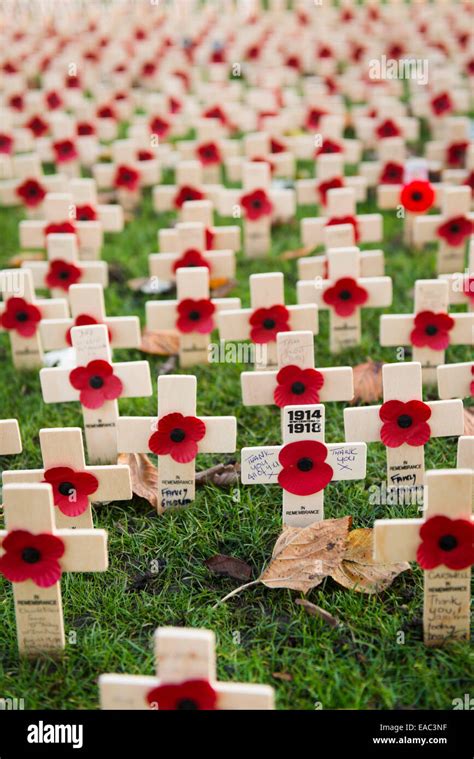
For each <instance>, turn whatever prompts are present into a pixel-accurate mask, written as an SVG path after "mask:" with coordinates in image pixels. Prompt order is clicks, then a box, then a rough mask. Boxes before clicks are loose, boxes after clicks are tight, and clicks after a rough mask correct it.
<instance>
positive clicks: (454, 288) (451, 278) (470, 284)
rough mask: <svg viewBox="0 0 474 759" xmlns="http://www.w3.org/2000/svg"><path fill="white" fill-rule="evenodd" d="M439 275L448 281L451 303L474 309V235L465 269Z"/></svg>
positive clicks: (470, 309)
mask: <svg viewBox="0 0 474 759" xmlns="http://www.w3.org/2000/svg"><path fill="white" fill-rule="evenodd" d="M439 277H440V279H445V280H446V281H447V283H448V297H449V303H450V305H456V306H464V305H466V306H467V310H468V311H474V237H471V241H470V243H469V253H468V264H467V267H466V268H465V269H464V271H463V272H462V273H461V271H459V272H456V273H454V274H440V275H439Z"/></svg>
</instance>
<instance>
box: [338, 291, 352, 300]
mask: <svg viewBox="0 0 474 759" xmlns="http://www.w3.org/2000/svg"><path fill="white" fill-rule="evenodd" d="M339 297H340V299H341V300H350V299H351V298H352V293H351V292H350V290H341V292H340V293H339Z"/></svg>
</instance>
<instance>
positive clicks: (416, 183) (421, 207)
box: [400, 179, 435, 213]
mask: <svg viewBox="0 0 474 759" xmlns="http://www.w3.org/2000/svg"><path fill="white" fill-rule="evenodd" d="M434 201H435V193H434V190H433V188H432V186H431V184H430V183H429V182H426V181H424V180H422V179H414V180H413V182H409V183H408V184H406V185H405V186H404V187H403V189H402V191H401V193H400V203H401V204H402V206H403V207H404V208H406V210H407V211H411V213H423V212H424V211H428V209H430V208H431V206H432V205H433V203H434Z"/></svg>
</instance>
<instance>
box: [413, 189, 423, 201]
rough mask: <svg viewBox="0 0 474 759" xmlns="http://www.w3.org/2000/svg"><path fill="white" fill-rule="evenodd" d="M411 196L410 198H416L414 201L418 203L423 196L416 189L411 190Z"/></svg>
mask: <svg viewBox="0 0 474 759" xmlns="http://www.w3.org/2000/svg"><path fill="white" fill-rule="evenodd" d="M411 197H412V200H416V202H417V203H418V202H419V201H420V200H421V199H422V198H423V195H422V193H421V192H419V191H418V190H415V192H412V195H411Z"/></svg>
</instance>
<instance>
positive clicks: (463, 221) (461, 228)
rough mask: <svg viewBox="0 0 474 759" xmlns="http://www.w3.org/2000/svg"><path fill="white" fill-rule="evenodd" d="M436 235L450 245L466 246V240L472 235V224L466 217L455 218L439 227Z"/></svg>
mask: <svg viewBox="0 0 474 759" xmlns="http://www.w3.org/2000/svg"><path fill="white" fill-rule="evenodd" d="M436 234H437V235H438V237H441V239H442V240H445V241H446V242H447V243H448V245H453V246H454V247H456V246H457V245H464V242H465V240H466V238H467V237H470V236H471V234H472V222H471V221H470V220H469V219H467V218H466V217H465V216H453V218H452V219H448V220H447V221H445V222H444V223H443V224H440V225H439V227H438V228H437V230H436Z"/></svg>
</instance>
